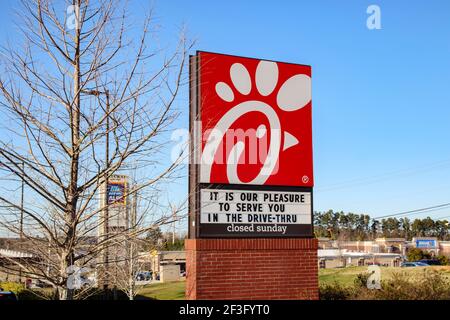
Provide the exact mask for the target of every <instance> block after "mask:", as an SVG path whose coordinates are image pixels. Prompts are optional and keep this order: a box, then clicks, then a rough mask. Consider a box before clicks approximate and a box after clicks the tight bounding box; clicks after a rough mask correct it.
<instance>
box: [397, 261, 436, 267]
mask: <svg viewBox="0 0 450 320" xmlns="http://www.w3.org/2000/svg"><path fill="white" fill-rule="evenodd" d="M429 266H430V265H429V264H426V263H423V262H418V261H416V262H403V263H402V264H401V265H400V267H402V268H410V267H429Z"/></svg>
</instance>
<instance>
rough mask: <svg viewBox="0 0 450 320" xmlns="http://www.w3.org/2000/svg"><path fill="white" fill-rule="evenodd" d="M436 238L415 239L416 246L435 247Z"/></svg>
mask: <svg viewBox="0 0 450 320" xmlns="http://www.w3.org/2000/svg"><path fill="white" fill-rule="evenodd" d="M436 247H437V245H436V240H435V239H417V240H416V248H423V249H428V248H436Z"/></svg>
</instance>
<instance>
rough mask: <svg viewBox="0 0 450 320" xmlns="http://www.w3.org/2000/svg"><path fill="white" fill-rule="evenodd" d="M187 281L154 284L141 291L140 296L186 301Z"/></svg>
mask: <svg viewBox="0 0 450 320" xmlns="http://www.w3.org/2000/svg"><path fill="white" fill-rule="evenodd" d="M185 285H186V281H184V280H183V281H174V282H164V283H154V284H149V285H146V286H144V287H143V288H142V289H141V290H139V295H140V296H143V297H145V298H151V299H157V300H184V290H185Z"/></svg>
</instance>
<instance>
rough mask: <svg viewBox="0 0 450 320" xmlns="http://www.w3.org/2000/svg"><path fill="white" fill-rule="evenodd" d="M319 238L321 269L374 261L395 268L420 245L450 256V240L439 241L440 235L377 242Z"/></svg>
mask: <svg viewBox="0 0 450 320" xmlns="http://www.w3.org/2000/svg"><path fill="white" fill-rule="evenodd" d="M318 240H319V250H318V260H319V267H320V268H337V267H346V266H363V265H370V264H378V265H382V266H392V267H395V266H399V265H400V263H401V261H403V260H405V258H406V254H407V252H408V250H409V249H410V248H420V249H422V250H424V251H426V252H429V253H430V254H431V255H432V256H437V255H440V254H442V255H445V256H447V257H450V241H439V240H438V239H437V238H436V237H416V238H413V239H412V241H407V240H406V239H404V238H377V239H375V240H374V241H342V240H331V239H329V238H318Z"/></svg>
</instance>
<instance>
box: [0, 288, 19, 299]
mask: <svg viewBox="0 0 450 320" xmlns="http://www.w3.org/2000/svg"><path fill="white" fill-rule="evenodd" d="M0 301H17V297H16V295H15V294H14V292H11V291H3V290H0Z"/></svg>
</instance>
